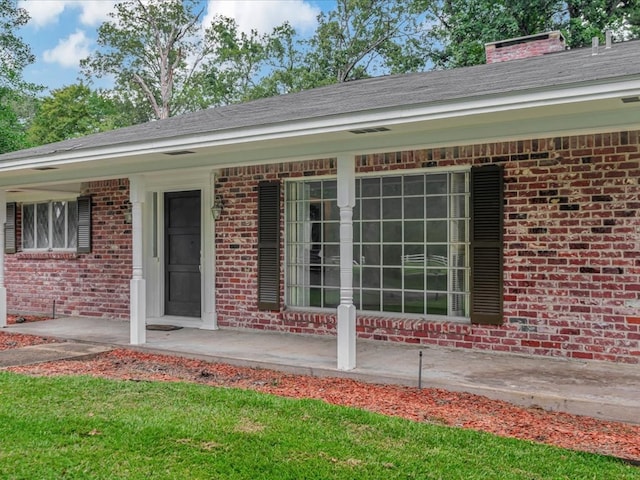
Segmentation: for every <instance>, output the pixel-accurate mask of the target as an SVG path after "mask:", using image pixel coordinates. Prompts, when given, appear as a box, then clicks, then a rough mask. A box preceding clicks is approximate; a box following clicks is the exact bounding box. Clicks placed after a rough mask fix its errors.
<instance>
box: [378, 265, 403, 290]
mask: <svg viewBox="0 0 640 480" xmlns="http://www.w3.org/2000/svg"><path fill="white" fill-rule="evenodd" d="M382 287H383V288H393V289H397V290H400V289H401V288H402V269H400V268H383V269H382Z"/></svg>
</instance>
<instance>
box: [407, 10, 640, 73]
mask: <svg viewBox="0 0 640 480" xmlns="http://www.w3.org/2000/svg"><path fill="white" fill-rule="evenodd" d="M418 2H420V0H418ZM422 9H423V10H428V11H430V12H432V14H433V16H434V17H435V18H437V20H438V26H437V27H436V28H435V29H434V33H435V36H436V38H437V39H438V40H439V43H440V44H441V45H442V47H441V48H438V49H434V50H432V52H431V60H432V61H433V63H434V64H435V66H436V67H445V68H449V67H459V66H467V65H475V64H478V63H483V62H484V61H485V57H484V44H485V43H487V42H493V41H498V40H503V39H507V38H514V37H520V36H526V35H533V34H536V33H541V32H544V31H548V30H561V31H563V33H564V35H565V37H566V39H567V44H568V46H570V47H572V48H576V47H581V46H585V45H589V44H590V43H591V38H592V37H594V36H597V37H600V39H603V38H604V31H605V30H606V29H612V30H613V31H614V32H616V34H617V36H618V37H619V39H623V38H624V39H629V38H635V37H637V36H638V33H639V31H638V28H637V19H638V18H640V2H637V0H623V1H621V0H568V1H561V0H443V1H442V2H439V3H435V4H434V3H431V2H428V1H427V0H423V3H422ZM634 23H635V24H636V25H635V26H634Z"/></svg>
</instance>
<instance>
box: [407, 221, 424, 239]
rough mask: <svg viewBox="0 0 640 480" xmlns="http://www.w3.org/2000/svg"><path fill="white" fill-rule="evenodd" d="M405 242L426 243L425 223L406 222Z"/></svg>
mask: <svg viewBox="0 0 640 480" xmlns="http://www.w3.org/2000/svg"><path fill="white" fill-rule="evenodd" d="M404 241H405V242H406V243H422V242H424V222H409V221H406V222H404Z"/></svg>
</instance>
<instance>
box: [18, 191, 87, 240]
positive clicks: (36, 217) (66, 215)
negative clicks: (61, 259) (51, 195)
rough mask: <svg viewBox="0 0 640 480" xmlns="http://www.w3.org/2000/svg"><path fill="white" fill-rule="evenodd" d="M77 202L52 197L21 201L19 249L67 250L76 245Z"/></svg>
mask: <svg viewBox="0 0 640 480" xmlns="http://www.w3.org/2000/svg"><path fill="white" fill-rule="evenodd" d="M77 209H78V204H77V202H76V201H75V200H56V201H48V202H38V203H25V204H23V205H22V249H23V250H28V251H71V250H74V249H75V248H76V246H77V228H78V213H77V212H78V210H77Z"/></svg>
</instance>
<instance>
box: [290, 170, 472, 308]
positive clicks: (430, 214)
mask: <svg viewBox="0 0 640 480" xmlns="http://www.w3.org/2000/svg"><path fill="white" fill-rule="evenodd" d="M468 176H469V175H468V173H467V172H442V173H410V174H402V175H388V176H384V177H362V178H358V179H356V206H355V208H354V212H353V218H354V222H353V227H354V245H353V248H354V251H353V258H354V262H353V285H354V303H355V305H356V308H358V309H359V310H362V311H372V312H398V313H407V314H420V315H443V316H459V317H462V316H468V315H469V311H468V310H469V266H468V265H469V261H468V257H469V256H468V250H469V239H468V232H469V228H468V225H469V179H468ZM336 197H337V194H336V180H334V179H326V180H309V181H292V182H288V183H287V190H286V235H287V241H286V248H287V251H286V261H287V267H286V268H287V270H286V280H287V288H286V301H287V304H288V305H289V306H293V307H320V308H331V307H336V306H337V305H338V304H339V302H340V256H339V249H340V216H339V210H338V207H337V203H336Z"/></svg>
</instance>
